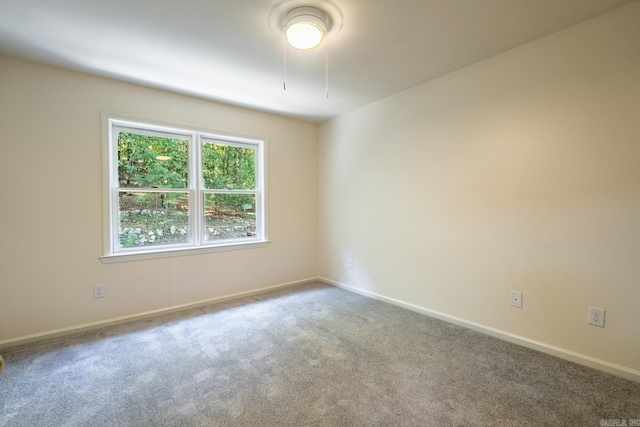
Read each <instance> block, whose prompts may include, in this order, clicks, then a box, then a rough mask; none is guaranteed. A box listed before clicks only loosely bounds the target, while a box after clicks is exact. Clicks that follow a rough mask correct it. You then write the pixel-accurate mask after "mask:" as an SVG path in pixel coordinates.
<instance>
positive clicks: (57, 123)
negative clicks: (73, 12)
mask: <svg viewBox="0 0 640 427" xmlns="http://www.w3.org/2000/svg"><path fill="white" fill-rule="evenodd" d="M103 111H105V112H112V113H118V114H121V115H126V116H133V117H139V118H143V119H144V118H148V119H152V120H155V121H159V122H163V123H169V124H178V125H183V126H195V127H198V128H204V129H211V130H217V131H225V132H230V133H234V134H241V135H247V136H254V137H260V138H267V139H268V152H267V154H268V226H269V229H268V231H269V238H270V240H271V244H270V246H269V247H266V248H256V249H247V250H240V251H232V252H221V253H210V254H203V255H191V256H181V257H175V258H165V259H157V260H147V261H137V262H124V263H117V264H102V263H101V262H100V260H99V257H100V256H101V255H102V200H103V199H102V194H101V191H102V184H101V177H102V172H101V168H102V163H101V144H102V130H101V126H102V122H101V120H102V119H101V113H102V112H103ZM316 137H317V125H316V124H312V123H307V122H303V121H298V120H293V119H288V118H283V117H278V116H275V115H269V114H264V113H260V112H253V111H249V110H245V109H241V108H234V107H230V106H225V105H221V104H216V103H213V102H207V101H203V100H198V99H195V98H190V97H187V96H181V95H176V94H171V93H168V92H163V91H160V90H154V89H149V88H144V87H140V86H136V85H131V84H125V83H120V82H116V81H113V80H109V79H103V78H98V77H92V76H88V75H84V74H80V73H75V72H69V71H64V70H61V69H57V68H52V67H48V66H43V65H37V64H34V63H30V62H23V61H19V60H14V59H10V58H6V57H0V148H1V150H0V182H1V184H0V188H1V190H0V194H1V195H2V197H1V202H0V206H1V207H0V236H2V237H1V242H2V245H0V344H1V343H2V342H3V341H4V342H11V341H15V340H16V339H19V338H23V337H25V336H28V335H31V334H41V333H45V332H49V331H52V330H56V329H61V328H70V327H76V326H78V325H83V324H86V323H91V322H100V321H105V320H109V319H113V318H117V317H121V316H130V315H135V314H138V313H142V312H145V311H151V310H158V309H163V308H167V307H172V306H176V305H181V304H188V303H193V302H197V301H202V300H207V299H211V298H216V297H221V296H226V295H231V294H235V293H239V292H245V291H251V290H255V289H258V288H264V287H268V286H273V285H279V284H285V283H289V282H293V281H299V280H304V279H308V278H313V277H315V276H316V275H317V266H316V260H317V241H316V232H315V231H316V229H317V220H316V218H317V204H316V200H317V194H316V187H317V182H316V181H317V171H316V164H317V162H316V145H317V141H316ZM97 283H104V284H105V285H106V293H107V296H106V297H105V298H102V299H93V294H92V292H93V291H92V289H93V288H92V285H93V284H97Z"/></svg>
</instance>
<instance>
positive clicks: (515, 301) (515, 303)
mask: <svg viewBox="0 0 640 427" xmlns="http://www.w3.org/2000/svg"><path fill="white" fill-rule="evenodd" d="M509 297H510V301H511V307H518V308H522V292H518V291H510V292H509Z"/></svg>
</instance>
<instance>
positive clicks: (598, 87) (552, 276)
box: [318, 2, 640, 378]
mask: <svg viewBox="0 0 640 427" xmlns="http://www.w3.org/2000/svg"><path fill="white" fill-rule="evenodd" d="M639 22H640V3H637V2H636V3H634V4H632V5H630V6H628V7H625V8H623V9H620V10H618V11H615V12H613V13H611V14H608V15H604V16H602V17H599V18H597V19H595V20H592V21H589V22H586V23H583V24H581V25H578V26H575V27H572V28H570V29H567V30H565V31H562V32H560V33H556V34H554V35H552V36H549V37H546V38H544V39H541V40H538V41H536V42H533V43H530V44H527V45H525V46H522V47H519V48H517V49H514V50H512V51H509V52H507V53H504V54H502V55H499V56H496V57H494V58H491V59H489V60H486V61H483V62H480V63H477V64H475V65H472V66H470V67H467V68H464V69H461V70H459V71H457V72H454V73H451V74H449V75H446V76H444V77H442V78H439V79H437V80H434V81H431V82H428V83H426V84H423V85H421V86H418V87H415V88H413V89H411V90H408V91H405V92H403V93H399V94H397V95H395V96H392V97H389V98H387V99H384V100H381V101H379V102H376V103H373V104H371V105H368V106H366V107H364V108H361V109H358V110H356V111H353V112H350V113H347V114H344V115H342V116H340V117H337V118H335V119H333V120H330V121H328V122H325V123H323V124H322V125H321V126H320V129H319V171H318V172H319V271H320V275H321V276H323V277H325V278H327V279H329V280H331V281H333V282H335V283H337V284H342V285H346V286H351V287H353V288H355V289H358V290H360V291H366V292H369V293H371V294H372V295H377V296H381V297H383V298H387V299H397V300H399V301H401V302H404V303H407V304H413V305H415V306H416V307H417V308H420V309H425V310H432V311H435V312H439V313H442V314H444V315H445V316H448V317H451V318H458V319H462V320H463V321H464V322H468V323H469V324H477V325H480V326H481V328H486V330H491V329H492V328H493V329H494V330H497V331H498V332H501V333H504V334H505V335H512V336H516V337H519V338H522V339H523V340H530V341H536V342H538V343H542V344H543V345H544V346H547V347H548V348H554V347H557V348H559V349H560V350H562V351H564V352H566V353H567V354H571V353H575V354H577V355H578V356H579V358H582V359H583V360H586V359H590V358H593V359H597V360H598V361H599V362H598V363H600V362H604V363H605V364H613V365H616V366H617V367H622V368H625V369H628V370H630V372H633V371H635V374H636V375H638V374H640V372H639V370H640V335H639V332H640V306H639V305H638V304H639V301H640V25H638V23H639ZM349 258H351V259H353V260H354V268H353V270H349V269H347V267H346V260H347V259H349ZM512 289H513V290H519V291H522V292H523V301H524V307H523V308H522V309H515V308H511V307H510V306H509V302H508V293H509V290H512ZM589 305H593V306H597V307H602V308H605V309H606V310H607V313H606V327H605V328H604V329H601V328H597V327H593V326H589V325H587V323H586V319H587V307H588V306H589ZM638 378H640V376H638Z"/></svg>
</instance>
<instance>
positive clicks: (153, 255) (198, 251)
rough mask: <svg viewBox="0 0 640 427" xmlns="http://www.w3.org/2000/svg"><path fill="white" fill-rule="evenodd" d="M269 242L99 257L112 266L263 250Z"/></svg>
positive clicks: (235, 243)
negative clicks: (218, 253) (160, 259)
mask: <svg viewBox="0 0 640 427" xmlns="http://www.w3.org/2000/svg"><path fill="white" fill-rule="evenodd" d="M270 243H271V242H270V241H269V240H263V241H259V242H247V243H237V242H234V243H229V244H226V245H218V246H209V247H198V248H193V247H189V248H171V249H166V250H158V251H155V252H144V253H136V252H127V253H118V254H112V255H105V256H102V257H100V261H101V262H102V263H103V264H113V263H117V262H128V261H142V260H147V259H158V258H173V257H177V256H187V255H202V254H208V253H214V252H227V251H237V250H244V249H255V248H264V247H267V246H269V244H270Z"/></svg>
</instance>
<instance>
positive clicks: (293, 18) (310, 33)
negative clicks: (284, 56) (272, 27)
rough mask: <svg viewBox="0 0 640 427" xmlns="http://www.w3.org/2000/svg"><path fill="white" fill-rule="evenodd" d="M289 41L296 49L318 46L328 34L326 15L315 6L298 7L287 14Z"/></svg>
mask: <svg viewBox="0 0 640 427" xmlns="http://www.w3.org/2000/svg"><path fill="white" fill-rule="evenodd" d="M285 33H286V35H287V41H288V42H289V44H290V45H291V46H293V47H295V48H296V49H305V50H308V49H313V48H315V47H318V46H319V45H320V44H321V43H322V41H323V40H324V38H325V36H326V34H327V26H326V23H325V15H324V13H323V12H322V11H320V10H318V9H316V8H314V7H298V8H295V9H293V10H291V11H290V12H289V13H288V14H287V27H286V31H285Z"/></svg>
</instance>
